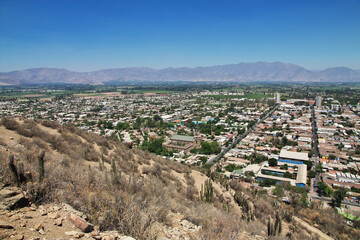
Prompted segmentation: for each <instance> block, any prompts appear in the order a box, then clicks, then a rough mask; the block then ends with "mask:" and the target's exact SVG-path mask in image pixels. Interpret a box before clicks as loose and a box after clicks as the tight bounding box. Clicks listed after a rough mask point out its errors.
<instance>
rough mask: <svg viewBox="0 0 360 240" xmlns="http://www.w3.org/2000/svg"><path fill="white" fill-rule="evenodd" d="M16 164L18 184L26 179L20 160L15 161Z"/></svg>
mask: <svg viewBox="0 0 360 240" xmlns="http://www.w3.org/2000/svg"><path fill="white" fill-rule="evenodd" d="M17 166H18V177H19V181H20V184H21V183H23V182H25V181H26V177H25V173H24V164H23V163H22V162H20V161H18V163H17Z"/></svg>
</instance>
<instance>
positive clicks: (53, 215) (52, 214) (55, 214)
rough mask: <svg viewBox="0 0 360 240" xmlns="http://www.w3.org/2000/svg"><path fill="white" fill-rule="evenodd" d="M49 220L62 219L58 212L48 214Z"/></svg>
mask: <svg viewBox="0 0 360 240" xmlns="http://www.w3.org/2000/svg"><path fill="white" fill-rule="evenodd" d="M48 216H49V218H52V219H57V218H59V217H61V215H60V213H58V212H54V213H50V214H48Z"/></svg>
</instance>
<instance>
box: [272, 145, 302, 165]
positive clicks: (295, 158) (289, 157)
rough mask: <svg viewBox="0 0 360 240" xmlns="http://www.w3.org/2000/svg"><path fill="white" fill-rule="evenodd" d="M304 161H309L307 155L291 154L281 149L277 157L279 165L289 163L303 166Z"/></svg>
mask: <svg viewBox="0 0 360 240" xmlns="http://www.w3.org/2000/svg"><path fill="white" fill-rule="evenodd" d="M304 161H309V156H308V154H307V153H303V152H292V151H287V150H285V149H281V151H280V156H279V160H278V162H279V163H286V164H288V163H290V164H304Z"/></svg>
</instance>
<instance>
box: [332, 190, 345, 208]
mask: <svg viewBox="0 0 360 240" xmlns="http://www.w3.org/2000/svg"><path fill="white" fill-rule="evenodd" d="M345 197H346V189H345V188H339V189H338V190H337V191H335V192H334V195H333V198H332V204H333V206H334V207H340V206H341V203H342V201H343V200H344V198H345Z"/></svg>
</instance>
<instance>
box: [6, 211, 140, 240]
mask: <svg viewBox="0 0 360 240" xmlns="http://www.w3.org/2000/svg"><path fill="white" fill-rule="evenodd" d="M85 219H86V215H85V214H83V213H82V212H79V211H76V210H75V209H73V208H72V207H71V206H70V205H68V204H60V205H55V204H50V205H40V206H34V205H32V206H30V207H23V208H19V209H16V210H9V208H7V209H5V210H4V209H3V210H1V209H0V236H1V237H3V238H2V239H33V240H35V239H84V240H87V239H88V240H90V239H98V240H135V239H134V238H132V237H129V236H125V235H123V234H121V233H120V232H118V231H104V232H101V231H100V230H99V228H98V227H96V226H93V225H92V224H90V223H89V222H87V221H86V220H85ZM1 237H0V238H1Z"/></svg>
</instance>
